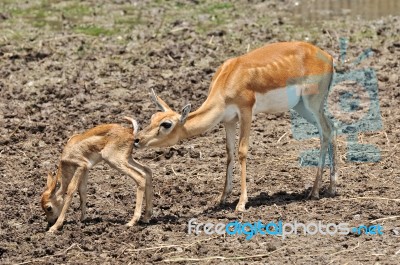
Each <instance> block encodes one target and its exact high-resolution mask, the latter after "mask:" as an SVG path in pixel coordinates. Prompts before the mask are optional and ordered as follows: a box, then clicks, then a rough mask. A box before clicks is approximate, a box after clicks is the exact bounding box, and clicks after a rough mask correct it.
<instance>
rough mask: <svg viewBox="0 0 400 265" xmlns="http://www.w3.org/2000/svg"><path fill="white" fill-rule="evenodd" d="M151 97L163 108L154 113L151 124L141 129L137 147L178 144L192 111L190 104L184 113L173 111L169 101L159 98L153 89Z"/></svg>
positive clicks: (137, 138) (184, 109)
mask: <svg viewBox="0 0 400 265" xmlns="http://www.w3.org/2000/svg"><path fill="white" fill-rule="evenodd" d="M150 91H151V99H152V101H153V102H154V103H155V104H156V106H157V107H158V108H159V109H160V110H161V112H157V113H155V114H153V116H152V117H151V120H150V124H149V125H148V126H147V127H146V128H144V129H143V130H142V131H140V132H139V133H138V134H137V136H136V139H135V147H137V148H142V147H165V146H171V145H174V144H176V143H177V142H178V141H179V139H180V135H181V134H182V130H183V125H184V124H185V122H186V119H187V117H188V115H189V112H190V108H191V106H190V104H188V105H186V106H185V107H184V108H183V110H182V113H177V112H175V111H173V110H172V109H171V108H170V107H169V106H168V105H167V103H165V102H164V101H163V100H162V99H161V98H159V97H158V96H157V95H156V94H155V93H154V91H153V90H152V89H151V90H150Z"/></svg>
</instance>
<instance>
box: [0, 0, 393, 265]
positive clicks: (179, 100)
mask: <svg viewBox="0 0 400 265" xmlns="http://www.w3.org/2000/svg"><path fill="white" fill-rule="evenodd" d="M296 3H297V2H295V1H289V0H282V1H272V0H267V1H235V2H234V3H230V2H215V1H178V0H174V1H168V2H164V1H124V0H111V1H106V0H102V1H95V0H91V1H60V0H59V1H38V0H37V1H23V2H22V1H19V2H18V1H12V0H6V1H2V3H1V4H0V137H1V138H0V176H1V177H0V184H1V189H0V263H1V264H30V263H32V264H146V263H148V264H150V263H166V262H170V263H181V264H184V263H191V262H192V263H200V264H217V263H220V262H223V263H226V264H234V263H239V264H258V263H261V262H262V263H265V264H267V263H268V264H284V263H285V264H287V263H295V264H311V263H312V264H330V263H333V264H347V263H349V264H399V262H400V219H399V218H398V216H399V209H400V208H399V207H400V188H399V186H400V167H399V164H398V163H399V161H400V160H399V152H400V146H399V139H400V109H399V108H398V106H399V99H400V85H399V81H400V80H399V75H398V74H399V72H400V67H399V60H400V37H399V36H400V27H399V23H400V17H395V16H387V17H384V18H382V19H378V20H372V21H368V20H364V19H362V18H361V19H359V18H354V17H351V16H345V15H343V16H340V17H337V18H332V19H330V20H324V21H317V22H316V23H314V24H303V23H299V22H297V21H295V20H292V17H293V15H294V14H293V12H294V11H293V10H294V6H295V5H296ZM340 38H346V39H347V40H348V49H347V55H346V59H345V61H344V63H340V61H339V60H338V58H339V54H340V49H339V39H340ZM288 40H305V41H308V42H311V43H314V44H315V45H317V46H319V47H321V48H323V49H324V50H326V51H328V52H329V53H331V54H332V55H333V56H334V58H335V60H336V65H337V68H341V70H343V71H353V70H357V69H358V70H360V69H367V68H372V69H373V70H374V71H375V72H376V75H377V80H376V82H377V84H378V87H379V91H378V96H379V115H380V117H381V120H382V128H380V129H377V130H374V131H372V132H359V133H358V134H357V135H356V138H357V137H358V141H359V142H360V143H364V144H370V145H374V146H375V147H376V148H378V149H379V150H380V156H381V158H380V160H379V161H378V162H375V163H373V162H363V163H356V162H349V161H348V160H349V159H348V152H347V149H346V148H347V142H348V141H347V138H346V135H343V134H342V135H339V137H338V145H339V150H338V152H339V165H338V168H339V170H338V171H339V192H340V195H339V196H337V197H335V198H327V197H322V198H321V199H320V200H318V201H310V200H306V199H305V197H306V194H307V193H308V192H309V191H310V189H311V186H312V183H313V180H314V176H315V173H316V168H315V167H302V166H300V163H299V155H300V153H301V152H302V151H304V150H308V149H313V148H314V149H315V148H318V147H319V139H318V138H316V137H310V138H308V139H302V140H298V139H296V138H295V137H294V136H293V133H292V130H291V129H292V127H291V122H290V118H291V116H290V114H289V113H283V114H276V115H267V114H260V115H257V116H256V118H255V119H254V122H253V127H252V134H251V149H250V151H249V158H248V162H247V166H248V180H247V182H248V195H249V202H248V203H247V207H246V208H247V211H246V212H245V213H240V214H238V213H236V212H235V211H234V210H235V206H236V203H237V202H238V199H239V191H240V185H239V177H238V170H237V169H238V166H237V165H236V166H235V170H234V174H235V177H234V189H233V193H232V194H231V195H230V196H229V198H228V200H227V201H228V202H227V204H226V205H223V206H216V205H215V200H216V198H217V197H218V195H219V194H220V192H221V191H222V188H223V179H224V176H225V159H226V158H225V142H224V141H225V135H224V130H223V127H222V126H218V127H216V128H215V129H213V130H212V131H210V132H208V133H206V134H204V135H201V136H200V137H197V138H194V139H190V140H186V141H183V142H182V143H181V144H179V145H176V146H174V147H170V148H164V149H150V150H140V151H135V152H134V154H133V157H134V158H135V159H137V160H138V161H140V162H141V163H144V164H146V165H148V166H149V167H151V168H152V170H153V173H154V179H153V186H154V193H155V196H154V215H153V218H152V219H151V222H150V224H144V223H140V224H139V225H137V226H135V227H131V228H127V227H126V226H124V224H125V223H126V222H128V221H129V220H130V218H131V217H132V214H133V210H134V203H135V196H136V192H135V191H136V186H135V184H134V183H133V181H132V180H131V179H128V178H127V177H126V176H123V175H120V174H119V173H118V172H116V171H115V170H114V169H111V168H110V167H109V166H107V165H105V164H100V165H97V166H96V167H95V168H93V169H92V170H91V172H90V174H89V184H88V187H89V188H88V205H87V206H88V219H87V221H85V222H84V223H81V222H80V221H79V215H80V212H79V210H78V206H79V199H78V198H77V197H75V198H74V202H73V204H72V207H71V209H70V210H69V212H68V214H67V218H66V222H65V224H64V226H63V228H62V230H61V231H59V232H57V233H55V234H49V233H46V225H47V223H46V222H45V218H44V213H43V212H42V210H41V208H40V204H39V201H40V194H41V192H42V191H43V189H44V186H45V183H46V174H47V172H48V171H52V172H54V171H55V170H56V165H57V163H58V158H59V155H60V154H61V151H62V148H63V146H64V145H65V143H66V141H67V140H68V138H69V137H70V136H71V135H73V134H75V133H79V132H82V131H84V130H86V129H89V128H91V127H94V126H95V125H98V124H102V123H120V124H125V126H129V125H128V124H126V123H124V122H123V120H122V117H123V116H126V115H128V116H132V117H135V118H136V119H138V120H139V121H140V123H141V125H142V126H145V125H146V124H148V121H149V119H150V117H151V115H152V114H153V113H154V112H155V111H156V109H155V106H154V105H153V104H152V103H151V101H150V97H149V94H148V89H149V87H153V88H154V89H155V90H156V91H157V93H158V94H159V95H160V96H161V97H162V98H163V99H164V100H166V101H167V102H168V103H169V104H171V106H172V107H174V108H175V109H177V110H179V109H181V108H182V107H183V106H184V105H185V104H186V103H187V102H191V103H192V105H193V109H196V108H197V107H199V106H200V104H201V103H202V102H203V101H204V100H205V99H206V96H207V91H208V86H209V84H210V80H211V78H212V76H213V74H214V72H215V69H216V68H217V67H218V66H219V65H220V64H221V63H222V62H223V61H224V60H226V59H228V58H230V57H232V56H237V55H240V54H243V53H246V52H247V51H248V50H251V49H254V48H257V47H260V46H262V45H264V44H265V43H272V42H277V41H288ZM368 48H371V50H372V51H373V53H374V54H373V55H372V56H370V57H368V58H366V59H365V60H363V61H361V62H360V64H358V65H353V64H352V62H354V61H355V60H356V59H357V58H358V56H359V55H360V54H361V53H362V51H364V50H365V49H368ZM338 70H340V69H338ZM348 89H350V90H351V89H352V86H348ZM334 97H335V95H332V98H333V99H332V98H330V99H329V100H330V101H329V102H332V103H331V104H339V103H338V101H337V100H335V99H334ZM346 115H347V114H343V116H346ZM347 117H350V118H351V115H347ZM327 185H328V174H327V173H326V174H325V175H324V187H326V186H327ZM396 216H397V217H396ZM192 218H197V220H198V222H203V223H205V222H210V223H214V224H216V223H219V222H222V223H228V222H231V221H235V220H239V221H241V222H254V221H258V220H261V221H263V222H269V221H275V222H277V221H279V220H283V221H284V222H294V221H295V220H297V221H298V222H303V223H307V222H318V221H322V222H324V223H325V224H326V223H335V224H338V223H349V224H350V225H351V226H358V225H361V224H367V225H368V224H380V225H382V226H383V228H384V230H383V231H384V234H383V235H365V234H362V235H357V234H354V233H351V234H348V235H334V236H328V235H314V236H311V235H308V236H305V235H302V234H299V235H292V236H289V237H288V238H285V239H282V237H276V236H261V235H257V236H255V237H253V238H252V239H251V240H246V239H245V238H244V236H243V235H242V236H238V235H237V236H229V235H205V234H204V233H202V234H199V235H193V234H190V235H189V234H188V231H187V230H188V221H189V220H190V219H192Z"/></svg>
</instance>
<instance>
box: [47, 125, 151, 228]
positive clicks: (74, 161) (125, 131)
mask: <svg viewBox="0 0 400 265" xmlns="http://www.w3.org/2000/svg"><path fill="white" fill-rule="evenodd" d="M125 119H127V120H129V121H130V122H132V124H133V126H134V130H133V131H132V129H129V128H125V127H122V126H120V125H118V124H103V125H99V126H96V127H94V128H92V129H89V130H87V131H85V132H83V133H81V134H77V135H74V136H72V137H71V138H70V139H69V140H68V142H67V144H66V145H65V147H64V150H63V152H62V155H61V159H60V163H59V165H58V169H57V174H56V176H55V177H52V176H51V175H50V174H49V175H48V177H47V186H46V190H45V191H44V192H43V194H42V196H41V206H42V208H43V210H44V211H45V214H46V217H47V221H48V222H49V225H52V226H51V227H50V229H49V231H50V232H54V231H56V230H58V229H59V228H60V227H61V226H62V224H63V222H64V219H65V214H66V212H67V210H68V207H69V206H70V204H71V200H72V195H73V193H74V192H75V191H76V190H78V192H79V195H80V201H81V211H82V212H81V220H84V219H85V214H86V198H87V196H86V192H87V188H86V186H87V175H88V171H89V170H90V169H91V168H92V167H93V166H94V165H95V164H97V163H98V162H100V161H102V160H104V161H105V162H106V163H108V164H109V165H110V166H112V167H113V168H115V169H117V170H118V171H120V172H121V173H124V174H126V175H128V176H129V177H131V178H132V179H133V180H134V181H135V182H136V184H137V186H138V187H137V195H136V207H135V212H134V215H133V218H132V219H131V221H130V222H129V223H128V224H127V225H129V226H131V225H134V224H136V223H137V221H138V220H139V218H140V215H141V209H142V202H143V196H145V200H146V208H145V216H144V221H148V220H149V219H150V218H151V215H152V198H153V189H152V172H151V170H150V168H148V167H146V166H143V165H141V164H139V163H138V162H136V161H135V160H134V159H133V158H132V148H133V140H134V131H137V123H136V121H134V120H133V119H131V118H128V117H125ZM57 183H58V184H60V187H59V188H58V190H57V188H56V186H57Z"/></svg>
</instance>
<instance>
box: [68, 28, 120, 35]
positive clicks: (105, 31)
mask: <svg viewBox="0 0 400 265" xmlns="http://www.w3.org/2000/svg"><path fill="white" fill-rule="evenodd" d="M74 31H75V32H77V33H83V34H86V35H90V36H110V35H113V34H116V33H117V32H118V31H117V30H111V29H105V28H102V27H98V26H94V25H82V26H78V27H75V28H74Z"/></svg>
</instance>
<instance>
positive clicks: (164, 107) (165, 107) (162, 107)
mask: <svg viewBox="0 0 400 265" xmlns="http://www.w3.org/2000/svg"><path fill="white" fill-rule="evenodd" d="M150 97H151V101H153V103H154V104H156V106H157V108H158V109H159V110H161V111H163V112H166V111H168V110H171V108H170V107H169V106H168V105H167V103H165V102H164V100H162V99H161V98H159V97H158V96H157V95H156V93H155V92H154V90H153V89H152V88H150Z"/></svg>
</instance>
